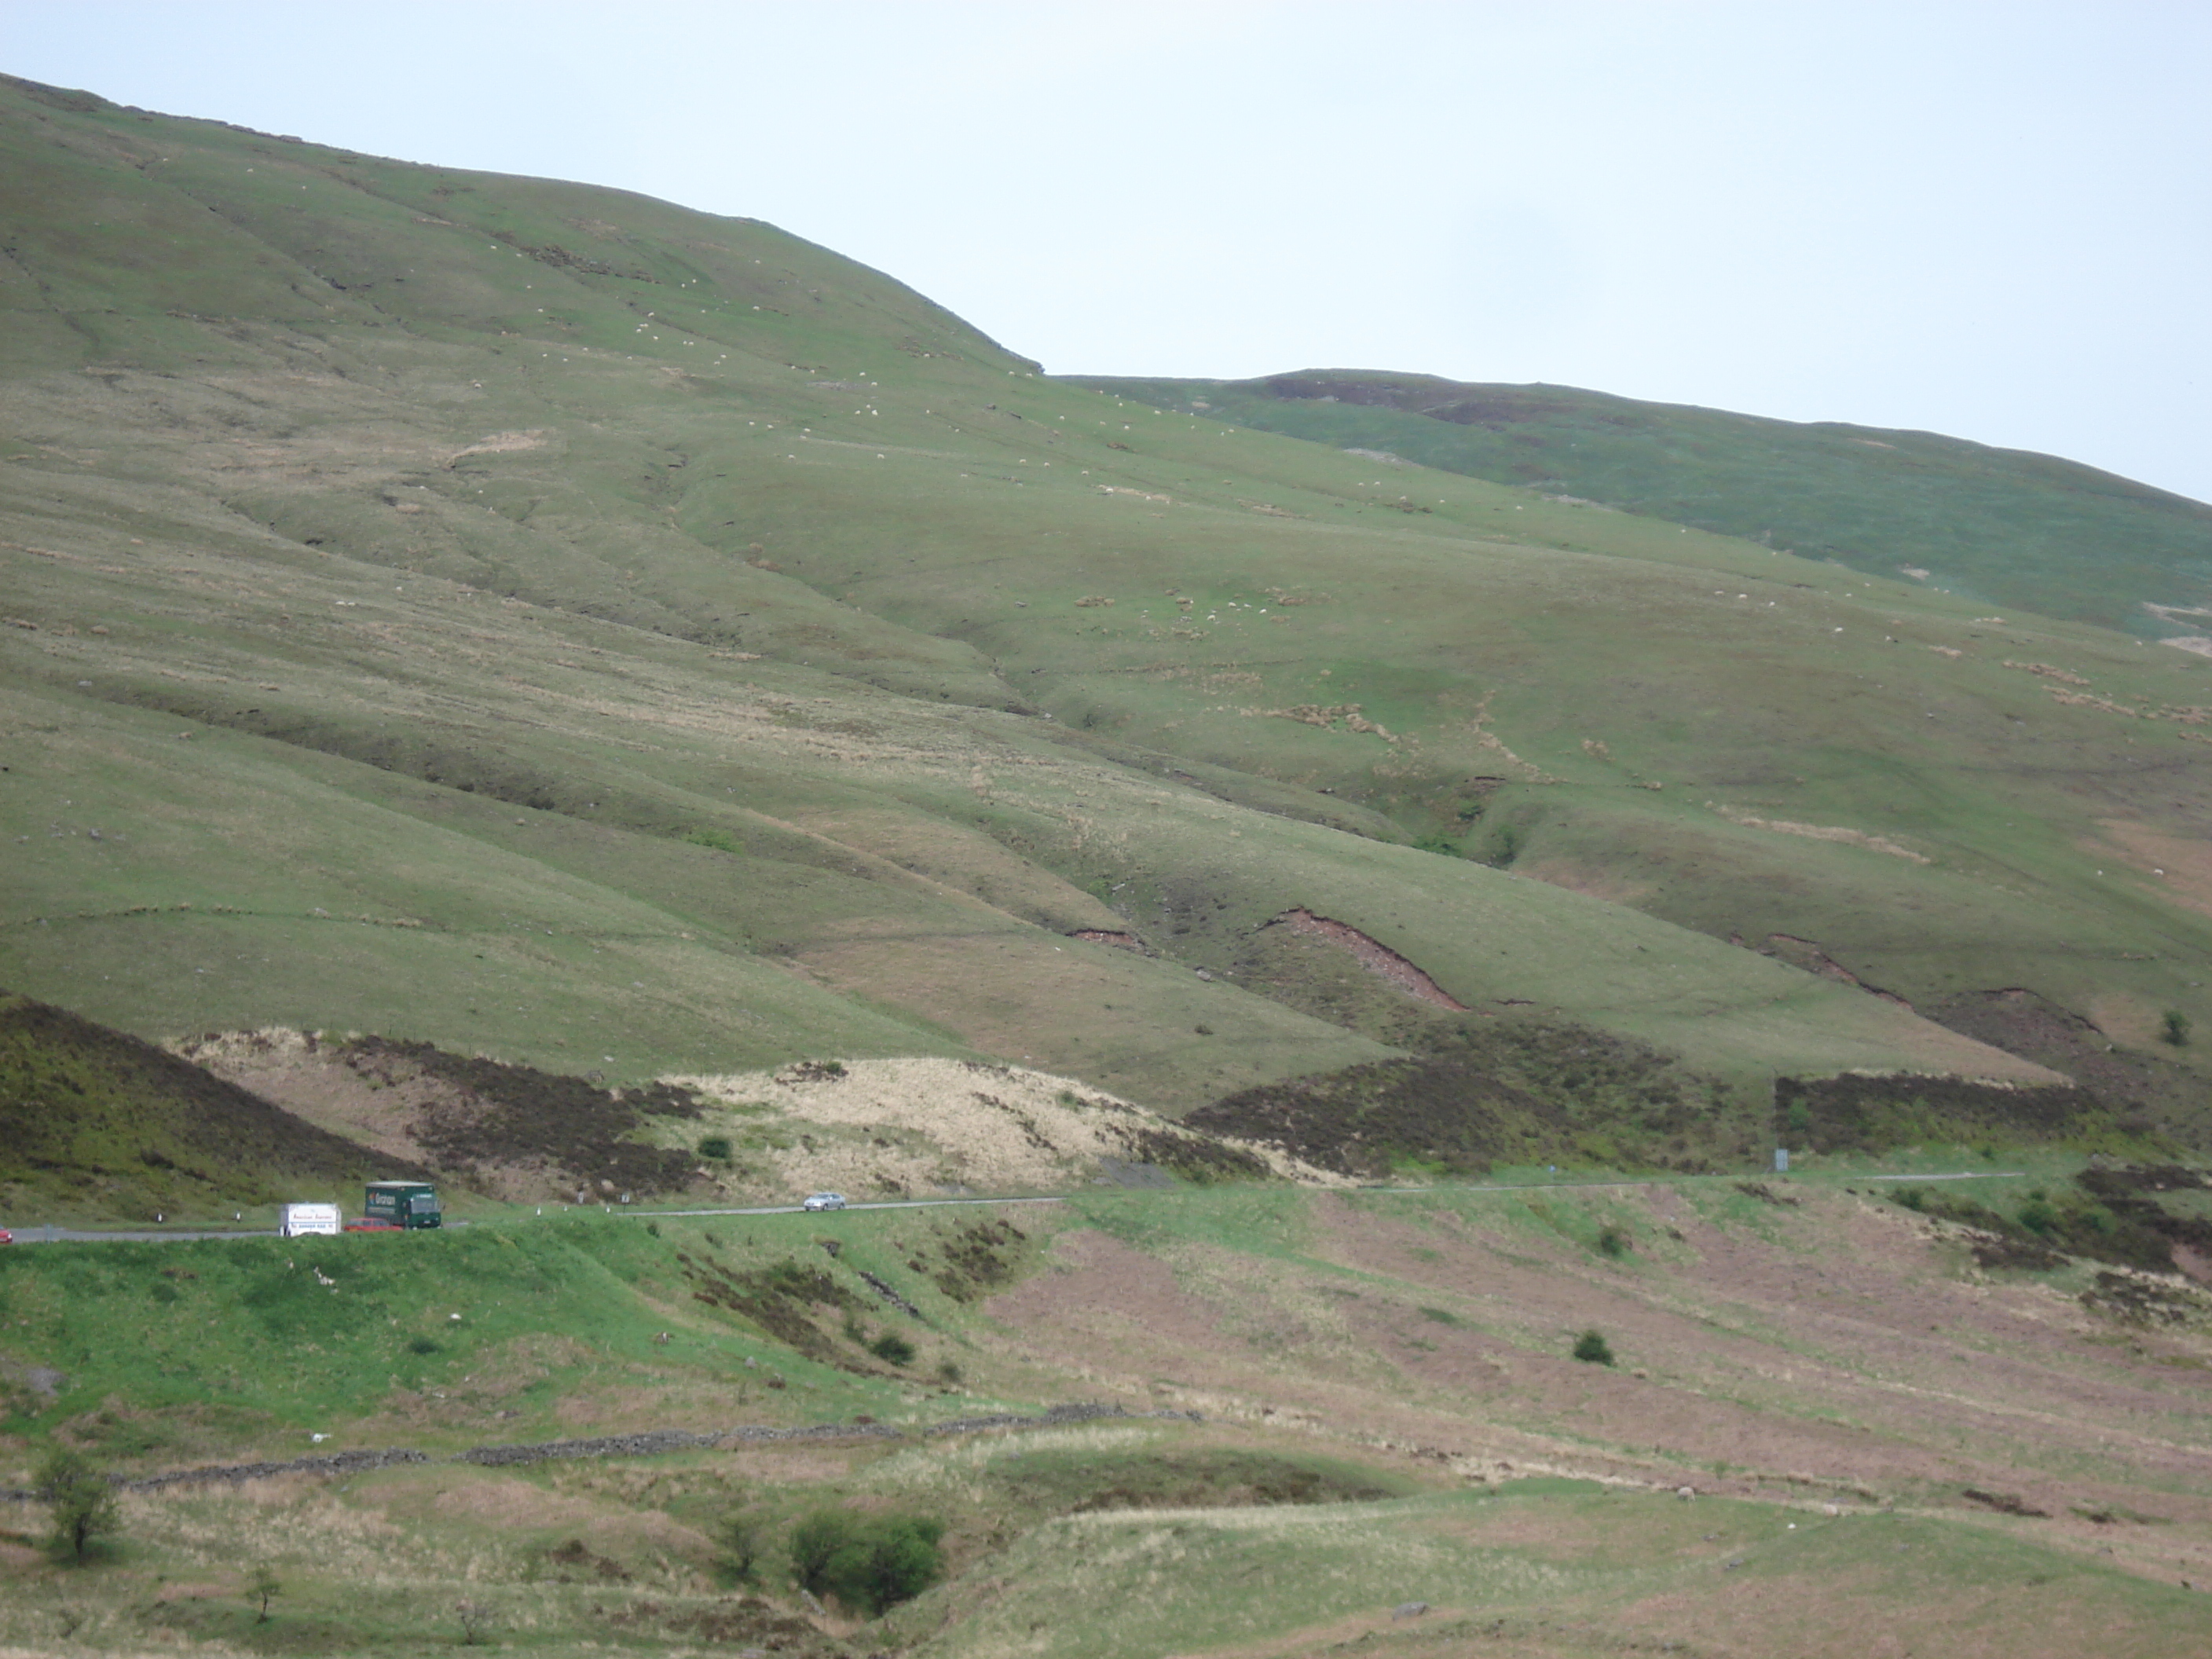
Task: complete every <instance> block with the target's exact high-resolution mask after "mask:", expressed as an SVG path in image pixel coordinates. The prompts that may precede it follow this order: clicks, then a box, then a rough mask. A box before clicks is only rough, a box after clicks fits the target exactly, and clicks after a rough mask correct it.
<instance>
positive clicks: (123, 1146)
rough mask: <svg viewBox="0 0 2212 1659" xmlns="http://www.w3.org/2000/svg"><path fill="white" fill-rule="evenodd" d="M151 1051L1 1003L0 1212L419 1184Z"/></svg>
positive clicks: (168, 1205)
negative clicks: (405, 1181) (368, 1184)
mask: <svg viewBox="0 0 2212 1659" xmlns="http://www.w3.org/2000/svg"><path fill="white" fill-rule="evenodd" d="M427 1174H428V1171H426V1170H423V1169H422V1168H421V1167H420V1166H419V1165H416V1164H410V1163H408V1162H406V1161H405V1160H404V1159H398V1158H386V1157H384V1156H382V1155H380V1154H379V1153H377V1152H372V1151H371V1150H370V1149H369V1148H368V1147H366V1146H362V1145H360V1144H359V1143H358V1142H356V1141H351V1140H348V1139H344V1138H343V1137H342V1136H338V1135H334V1134H331V1133H328V1132H327V1131H325V1130H322V1129H319V1128H316V1127H314V1126H313V1124H310V1123H307V1122H306V1121H303V1120H301V1119H300V1118H297V1117H295V1116H293V1115H292V1114H291V1113H289V1112H287V1111H285V1110H284V1109H283V1108H281V1107H278V1106H275V1105H272V1104H270V1103H269V1102H268V1101H266V1100H264V1099H263V1098H262V1097H260V1096H258V1095H256V1094H252V1093H249V1092H248V1091H246V1090H244V1089H241V1088H240V1087H239V1086H238V1085H236V1084H234V1083H227V1082H224V1081H223V1080H222V1079H220V1078H216V1077H214V1076H212V1075H210V1073H207V1072H205V1071H203V1070H202V1069H201V1068H200V1067H198V1066H194V1065H192V1064H191V1063H190V1062H189V1061H187V1060H179V1059H178V1058H177V1057H176V1056H175V1055H173V1054H167V1053H165V1052H163V1051H162V1050H161V1049H160V1048H155V1047H154V1046H153V1045H152V1044H151V1043H149V1042H143V1041H141V1040H140V1039H138V1038H137V1037H133V1036H125V1035H124V1034H123V1033H122V1032H119V1031H112V1030H108V1029H107V1028H106V1027H105V1026H101V1025H96V1024H93V1023H92V1022H91V1021H90V1020H87V1019H81V1018H78V1017H77V1016H76V1015H75V1014H71V1013H70V1012H66V1011H65V1010H63V1009H60V1008H54V1007H50V1006H47V1005H46V1004H45V1003H42V1002H38V1001H34V1000H32V999H31V998H29V997H21V996H11V995H8V994H4V993H0V1211H4V1212H6V1213H8V1214H9V1215H14V1216H19V1217H20V1216H22V1215H25V1214H26V1213H27V1212H33V1211H35V1210H36V1208H37V1207H38V1206H41V1205H54V1204H59V1205H61V1206H65V1207H66V1208H67V1209H70V1210H75V1209H76V1208H78V1207H79V1206H89V1207H91V1208H92V1209H93V1210H94V1212H98V1213H102V1214H106V1215H112V1216H118V1217H127V1218H134V1219H143V1220H150V1219H152V1218H153V1217H154V1215H155V1213H156V1212H180V1213H191V1214H195V1215H205V1214H207V1213H208V1212H209V1211H210V1210H211V1209H213V1208H216V1207H218V1206H222V1205H227V1204H238V1205H248V1204H267V1203H270V1202H274V1201H278V1200H330V1199H333V1198H338V1199H341V1200H343V1199H345V1198H347V1197H350V1200H351V1201H352V1202H353V1203H354V1204H355V1206H356V1207H358V1204H359V1200H360V1194H359V1193H357V1192H354V1193H350V1194H348V1193H347V1192H346V1191H345V1190H344V1189H348V1188H354V1187H357V1186H358V1185H359V1184H360V1183H361V1182H362V1181H364V1180H368V1181H378V1180H386V1179H391V1180H399V1179H404V1178H407V1177H409V1176H427Z"/></svg>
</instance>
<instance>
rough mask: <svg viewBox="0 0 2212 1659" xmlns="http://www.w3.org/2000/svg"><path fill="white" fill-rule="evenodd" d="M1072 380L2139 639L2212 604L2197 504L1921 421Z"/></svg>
mask: <svg viewBox="0 0 2212 1659" xmlns="http://www.w3.org/2000/svg"><path fill="white" fill-rule="evenodd" d="M1079 384H1081V385H1085V386H1103V387H1106V388H1109V389H1110V390H1112V391H1115V392H1120V393H1122V394H1125V395H1127V396H1129V397H1133V398H1142V399H1144V400H1146V401H1147V402H1151V403H1155V404H1161V405H1163V406H1164V407H1169V408H1174V409H1188V408H1191V407H1193V406H1194V400H1195V401H1196V402H1198V403H1202V404H1204V405H1205V406H1206V409H1207V410H1208V412H1209V413H1210V414H1212V416H1213V417H1214V418H1217V419H1224V420H1231V421H1235V422H1238V423H1239V424H1241V425H1247V426H1251V427H1255V428H1260V429H1262V430H1265V431H1270V432H1283V433H1288V434H1290V435H1293V436H1295V437H1300V438H1307V439H1311V440H1313V441H1317V442H1321V443H1325V444H1328V445H1329V446H1330V447H1332V448H1338V449H1370V450H1377V451H1383V452H1386V453H1391V454H1395V455H1398V456H1401V457H1403V458H1404V459H1407V460H1409V461H1415V462H1419V464H1421V465H1424V466H1433V467H1440V468H1442V469H1443V470H1445V471H1451V472H1462V473H1467V474H1469V475H1471V476H1473V477H1479V478H1489V479H1492V480H1495V481H1496V482H1498V483H1516V484H1524V485H1527V486H1528V487H1529V488H1531V489H1541V490H1547V491H1551V492H1553V493H1555V494H1564V495H1574V496H1579V497H1583V498H1584V499H1588V500H1593V501H1601V502H1603V503H1605V504H1607V505H1608V506H1611V507H1620V508H1622V509H1624V510H1626V511H1628V512H1631V513H1643V514H1647V515H1649V516H1650V517H1653V518H1658V519H1664V520H1668V521H1669V522H1672V523H1676V524H1684V525H1692V526H1697V527H1699V528H1700V529H1705V530H1711V531H1715V532H1719V533H1721V534H1723V535H1730V536H1748V537H1752V538H1758V539H1761V540H1765V541H1766V542H1768V543H1769V544H1771V545H1775V546H1781V547H1790V548H1794V549H1796V550H1797V551H1798V552H1799V553H1801V554H1802V555H1803V556H1806V557H1808V558H1815V559H1834V560H1837V561H1839V562H1842V563H1844V564H1846V565H1849V566H1850V567H1851V568H1853V569H1855V570H1857V571H1858V572H1860V573H1861V574H1865V575H1869V576H1875V577H1885V578H1887V577H1893V576H1895V575H1896V574H1898V573H1899V569H1900V568H1901V567H1904V566H1908V565H1910V566H1913V567H1917V568H1921V569H1923V571H1924V572H1925V573H1926V574H1925V576H1924V577H1923V580H1929V581H1931V582H1932V583H1933V584H1934V585H1935V586H1937V587H1940V588H1943V589H1946V590H1948V591H1950V592H1955V593H1959V594H1961V595H1966V596H1968V597H1974V598H1976V599H1978V602H1981V603H1985V604H1990V605H1999V606H2006V605H2008V606H2012V607H2014V608H2015V609H2021V610H2027V611H2041V612H2043V613H2044V614H2045V615H2047V616H2054V617H2072V618H2075V619H2078V620H2081V621H2085V622H2094V623H2101V624H2103V625H2104V626H2106V627H2108V628H2117V629H2124V630H2126V631H2127V632H2130V633H2134V634H2141V635H2145V636H2147V637H2149V638H2153V639H2156V638H2160V637H2163V636H2165V635H2172V634H2179V633H2191V634H2195V633H2202V632H2203V629H2202V627H2201V625H2200V624H2201V622H2202V617H2201V615H2200V614H2198V611H2199V608H2201V607H2203V605H2206V604H2207V602H2208V601H2212V507H2206V506H2205V505H2204V504H2203V502H2201V501H2190V500H2188V499H2186V498H2185V497H2183V496H2179V495H2170V494H2168V493H2167V492H2166V491H2164V490H2159V489H2150V488H2149V487H2148V486H2146V485H2143V484H2139V483H2133V482H2132V481H2130V480H2129V479H2126V478H2121V477H2114V476H2113V475H2112V474H2111V473H2109V472H2100V471H2095V470H2094V469H2093V468H2090V467H2086V466H2081V465H2078V464H2076V463H2075V462H2071V461H2066V460H2062V459H2057V458H2056V457H2054V456H2049V455H2036V454H2030V453H2023V452H2021V451H2016V450H2004V449H1991V448H1990V447H1987V446H1986V445H1983V444H1976V443H1968V442H1966V441H1961V440H1960V439H1956V438H1947V437H1943V436H1941V435H1938V434H1936V433H1931V432H1899V431H1893V430H1891V429H1889V428H1875V427H1857V426H1846V425H1843V424H1841V423H1838V422H1812V423H1808V424H1800V423H1796V422H1787V421H1773V420H1764V419H1761V418H1759V417H1758V416H1750V415H1732V414H1729V413H1726V412H1724V411H1723V410H1710V409H1696V408H1691V407H1688V406H1686V405H1680V404H1650V403H1639V402H1638V401H1637V400H1635V399H1633V398H1616V397H1612V396H1609V395H1607V394H1606V393H1604V392H1582V391H1577V390H1575V389H1574V388H1572V387H1568V386H1481V385H1466V384H1462V383H1459V382H1455V381H1451V380H1437V379H1434V378H1432V377H1431V376H1427V375H1416V374H1368V373H1364V372H1360V371H1354V370H1320V371H1309V372H1306V373H1303V374H1278V375H1271V376H1269V377H1267V379H1265V380H1239V381H1221V380H1088V379H1086V380H1080V381H1079ZM2146 602H2148V604H2147V603H2146ZM2152 605H2155V606H2160V607H2165V608H2168V609H2178V610H2179V611H2180V612H2181V614H2179V615H2178V616H2175V617H2171V618H2169V617H2164V616H2161V615H2160V614H2159V613H2158V612H2157V611H2153V610H2151V609H2150V608H2148V607H2149V606H2152Z"/></svg>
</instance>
